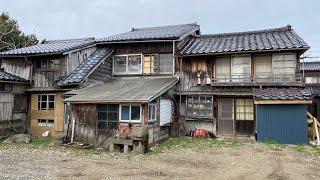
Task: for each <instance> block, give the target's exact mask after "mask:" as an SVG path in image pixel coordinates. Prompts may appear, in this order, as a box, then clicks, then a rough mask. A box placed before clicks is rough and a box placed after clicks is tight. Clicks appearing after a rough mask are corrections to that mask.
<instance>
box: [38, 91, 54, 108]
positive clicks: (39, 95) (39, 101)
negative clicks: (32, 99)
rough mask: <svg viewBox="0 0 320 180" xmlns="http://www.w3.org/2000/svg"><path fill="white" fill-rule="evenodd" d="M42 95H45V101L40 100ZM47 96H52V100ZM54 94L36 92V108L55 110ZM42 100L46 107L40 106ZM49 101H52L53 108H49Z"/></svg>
mask: <svg viewBox="0 0 320 180" xmlns="http://www.w3.org/2000/svg"><path fill="white" fill-rule="evenodd" d="M42 96H47V98H46V99H47V100H46V101H42ZM49 96H53V99H54V100H53V101H50V100H49ZM55 98H56V96H55V94H38V110H39V111H44V110H55V107H56V102H55ZM42 102H46V108H42V105H41V104H42ZM49 102H53V108H49Z"/></svg>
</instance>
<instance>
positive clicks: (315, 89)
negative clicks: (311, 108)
mask: <svg viewBox="0 0 320 180" xmlns="http://www.w3.org/2000/svg"><path fill="white" fill-rule="evenodd" d="M306 89H308V90H309V91H310V92H311V94H312V95H315V96H320V87H319V86H310V87H306Z"/></svg>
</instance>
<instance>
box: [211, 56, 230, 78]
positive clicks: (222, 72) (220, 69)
mask: <svg viewBox="0 0 320 180" xmlns="http://www.w3.org/2000/svg"><path fill="white" fill-rule="evenodd" d="M215 78H216V81H217V82H228V81H230V58H229V57H218V58H216V77H215Z"/></svg>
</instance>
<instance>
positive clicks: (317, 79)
mask: <svg viewBox="0 0 320 180" xmlns="http://www.w3.org/2000/svg"><path fill="white" fill-rule="evenodd" d="M317 83H320V77H306V84H317Z"/></svg>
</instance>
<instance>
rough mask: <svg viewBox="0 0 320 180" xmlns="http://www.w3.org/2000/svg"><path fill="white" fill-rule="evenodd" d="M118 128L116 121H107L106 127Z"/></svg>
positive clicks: (110, 128)
mask: <svg viewBox="0 0 320 180" xmlns="http://www.w3.org/2000/svg"><path fill="white" fill-rule="evenodd" d="M117 128H118V123H116V122H108V129H109V130H113V129H117Z"/></svg>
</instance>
